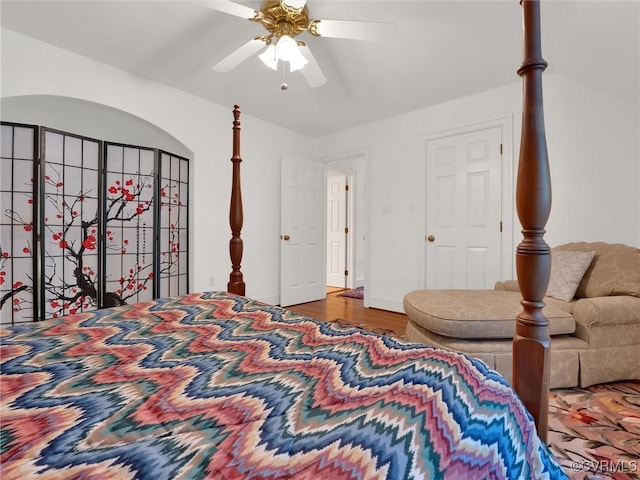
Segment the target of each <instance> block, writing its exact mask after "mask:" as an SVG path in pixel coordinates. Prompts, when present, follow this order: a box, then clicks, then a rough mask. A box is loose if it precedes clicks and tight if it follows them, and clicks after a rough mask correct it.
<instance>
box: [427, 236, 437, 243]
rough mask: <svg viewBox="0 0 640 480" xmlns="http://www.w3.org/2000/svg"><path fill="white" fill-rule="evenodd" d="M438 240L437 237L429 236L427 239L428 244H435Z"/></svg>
mask: <svg viewBox="0 0 640 480" xmlns="http://www.w3.org/2000/svg"><path fill="white" fill-rule="evenodd" d="M435 239H436V237H434V236H433V235H429V236H428V237H427V242H433V241H434V240H435Z"/></svg>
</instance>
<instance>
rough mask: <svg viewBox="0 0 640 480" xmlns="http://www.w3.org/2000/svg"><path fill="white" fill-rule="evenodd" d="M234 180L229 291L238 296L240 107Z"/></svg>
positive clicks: (240, 281) (240, 286) (235, 116)
mask: <svg viewBox="0 0 640 480" xmlns="http://www.w3.org/2000/svg"><path fill="white" fill-rule="evenodd" d="M231 162H232V163H233V178H232V180H231V206H230V207H229V224H230V225H231V240H230V241H229V254H230V256H231V267H232V269H233V270H232V271H231V273H230V274H229V283H227V290H228V291H229V292H230V293H235V294H237V295H244V294H245V285H244V281H243V279H242V272H241V271H240V262H242V248H243V246H242V238H241V237H240V232H241V231H242V221H243V214H242V189H241V186H240V185H241V184H240V162H242V158H240V107H239V106H238V105H234V106H233V156H232V157H231Z"/></svg>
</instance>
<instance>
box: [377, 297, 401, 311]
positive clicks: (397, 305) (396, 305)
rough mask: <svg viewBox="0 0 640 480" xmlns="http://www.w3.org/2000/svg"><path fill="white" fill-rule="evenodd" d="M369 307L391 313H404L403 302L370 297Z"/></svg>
mask: <svg viewBox="0 0 640 480" xmlns="http://www.w3.org/2000/svg"><path fill="white" fill-rule="evenodd" d="M368 304H369V305H368V306H369V307H371V308H379V309H380V310H388V311H390V312H397V313H404V308H403V307H402V302H401V301H398V300H391V299H389V298H380V297H368Z"/></svg>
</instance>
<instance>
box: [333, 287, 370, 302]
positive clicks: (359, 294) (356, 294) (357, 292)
mask: <svg viewBox="0 0 640 480" xmlns="http://www.w3.org/2000/svg"><path fill="white" fill-rule="evenodd" d="M338 296H339V297H347V298H357V299H358V300H363V299H364V287H358V288H354V289H352V290H347V291H346V292H342V293H339V294H338Z"/></svg>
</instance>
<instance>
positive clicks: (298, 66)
mask: <svg viewBox="0 0 640 480" xmlns="http://www.w3.org/2000/svg"><path fill="white" fill-rule="evenodd" d="M307 63H309V61H308V60H307V59H306V58H304V56H303V55H302V53H300V51H299V50H298V55H296V56H295V57H294V58H292V59H291V60H289V71H291V72H295V71H296V70H302V67H304V66H305V65H306V64H307Z"/></svg>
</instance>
